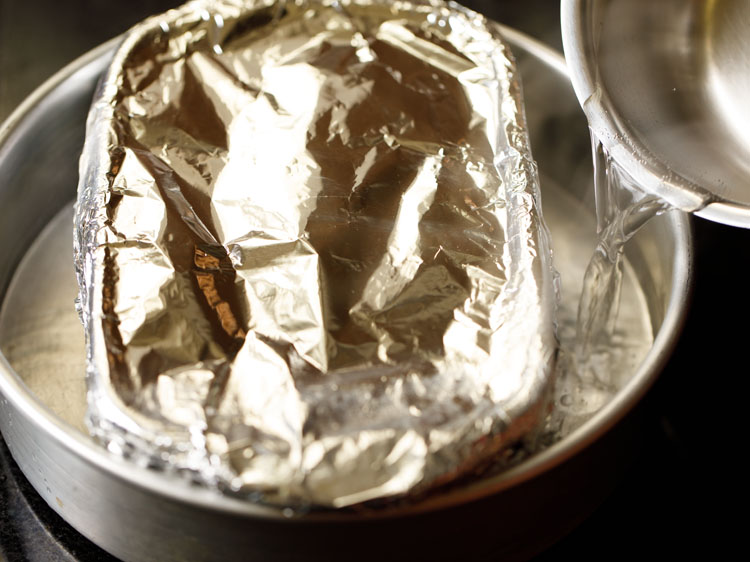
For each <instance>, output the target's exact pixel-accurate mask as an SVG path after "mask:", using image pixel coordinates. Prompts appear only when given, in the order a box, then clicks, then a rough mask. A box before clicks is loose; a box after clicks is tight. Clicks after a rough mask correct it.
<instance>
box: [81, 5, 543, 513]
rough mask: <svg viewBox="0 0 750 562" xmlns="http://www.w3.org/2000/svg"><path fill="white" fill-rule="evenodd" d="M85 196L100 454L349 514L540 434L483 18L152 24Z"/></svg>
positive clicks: (530, 325) (293, 10)
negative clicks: (356, 507)
mask: <svg viewBox="0 0 750 562" xmlns="http://www.w3.org/2000/svg"><path fill="white" fill-rule="evenodd" d="M80 178H81V180H80V183H79V190H78V202H77V207H76V221H75V224H76V237H75V242H76V269H77V272H78V280H79V285H80V287H81V293H80V294H81V299H80V302H81V303H82V306H81V311H82V318H83V320H84V325H85V331H86V336H87V357H88V366H87V368H88V372H89V423H90V427H91V429H92V433H93V434H94V435H95V436H96V437H97V438H99V439H100V440H101V441H102V442H103V444H104V445H105V446H107V447H108V448H109V450H111V451H121V452H122V453H123V454H124V455H126V456H128V457H129V458H131V459H133V460H134V462H142V463H144V464H145V463H148V464H150V465H152V466H155V467H156V466H159V467H162V468H163V469H164V470H168V471H179V472H183V471H184V472H185V474H186V476H187V477H188V478H190V479H191V480H194V481H200V482H203V483H204V484H206V485H209V486H215V487H218V488H220V489H222V490H223V491H225V492H226V493H232V494H237V495H241V496H243V497H253V498H255V499H258V498H259V496H260V498H261V499H262V500H263V501H266V502H272V503H277V504H283V505H285V506H292V505H300V506H307V505H314V506H325V507H343V506H348V505H353V504H358V503H362V502H366V501H369V500H373V499H381V498H388V497H394V496H399V495H402V494H405V493H407V492H413V491H414V490H416V489H418V490H422V491H424V490H426V489H428V488H430V487H433V486H435V485H438V484H445V483H446V482H448V481H450V480H454V479H456V478H460V477H461V476H463V475H465V474H466V473H468V472H470V471H473V470H475V469H476V468H477V467H478V466H479V465H481V464H482V463H484V462H486V461H487V459H489V458H491V457H494V456H495V455H497V454H498V453H499V452H500V451H502V450H504V449H506V448H508V447H509V446H511V445H513V444H515V443H516V442H517V441H518V439H519V438H520V437H521V436H523V435H525V434H527V433H528V432H529V431H530V430H531V429H532V428H534V427H535V426H536V425H538V423H539V422H541V420H542V419H543V418H544V414H545V407H544V401H545V400H546V399H547V397H548V396H549V387H550V381H551V378H552V377H551V373H552V369H553V366H554V358H555V351H556V347H557V342H556V340H555V336H554V310H555V306H556V299H555V294H554V289H553V276H554V273H553V271H552V265H551V260H552V256H551V253H550V249H549V240H548V233H547V230H546V228H545V226H544V223H543V221H542V217H541V211H540V209H539V187H538V183H539V182H538V176H537V174H536V167H535V165H534V163H533V160H532V156H531V154H530V150H529V141H528V134H527V131H526V126H525V121H524V114H523V105H522V100H521V95H520V88H519V86H518V80H517V76H516V70H515V65H514V63H513V60H512V55H511V54H510V52H509V50H508V47H507V46H506V44H505V43H504V41H503V40H502V37H501V36H500V34H499V33H497V30H496V28H495V27H494V26H492V25H490V24H488V22H487V21H486V20H485V19H484V18H483V17H482V16H481V15H479V14H478V13H476V12H471V11H469V10H467V9H464V8H461V7H459V6H457V5H455V6H449V5H448V4H445V3H444V2H442V1H440V0H429V1H426V0H411V1H410V2H401V3H399V4H397V5H393V4H391V3H390V2H389V1H386V2H384V1H383V0H346V1H343V2H339V1H338V0H337V1H332V0H298V1H296V2H286V3H284V2H280V3H277V2H269V1H266V0H245V1H243V2H222V1H214V0H212V1H204V2H201V1H198V2H191V3H188V4H186V5H184V6H182V7H180V8H179V9H176V10H172V11H169V12H167V13H165V14H162V15H158V16H154V17H152V18H150V19H148V20H146V21H145V22H143V23H141V24H139V25H138V26H136V27H135V28H133V30H131V31H130V32H129V33H128V34H127V35H126V37H125V39H124V41H123V44H122V46H121V47H120V48H119V49H118V50H117V52H116V54H115V57H114V60H113V63H112V65H111V67H110V68H109V69H108V71H107V74H106V76H105V78H104V79H103V81H102V83H101V85H100V89H99V92H98V95H97V97H96V98H95V99H94V102H93V104H92V110H91V112H90V114H89V120H88V125H87V133H86V144H85V146H84V150H83V154H82V157H81V173H80Z"/></svg>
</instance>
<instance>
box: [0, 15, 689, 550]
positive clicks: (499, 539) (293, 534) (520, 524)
mask: <svg viewBox="0 0 750 562" xmlns="http://www.w3.org/2000/svg"><path fill="white" fill-rule="evenodd" d="M504 32H505V35H506V37H507V39H508V40H509V42H510V43H511V46H512V48H513V50H514V52H515V54H516V56H517V58H518V62H519V68H520V71H521V75H522V79H523V81H524V85H525V97H526V103H527V113H528V119H529V128H530V133H531V140H532V148H533V150H534V154H535V157H536V159H537V161H538V164H539V168H540V173H541V175H542V182H543V191H544V185H545V178H547V180H548V183H549V182H550V181H554V182H555V183H557V184H558V185H559V186H562V187H563V188H564V189H566V190H567V191H568V192H569V193H570V194H571V195H572V196H573V197H574V198H575V199H576V200H585V199H586V197H587V195H586V194H587V193H588V189H589V187H590V186H589V179H588V178H589V177H590V175H591V173H590V164H589V147H588V135H587V129H586V123H585V120H584V118H583V115H582V114H581V112H580V109H579V107H578V105H577V102H576V98H575V95H574V93H573V91H572V88H571V86H570V83H569V79H568V77H567V74H566V69H565V64H564V61H563V59H562V57H561V56H560V55H559V54H557V53H556V52H554V51H551V50H549V49H548V48H546V47H544V46H543V45H541V44H540V43H538V42H536V41H534V40H531V39H530V38H528V37H526V36H524V35H522V34H520V33H518V32H515V31H513V30H510V29H505V30H504ZM113 48H114V44H113V43H109V44H106V45H103V46H102V47H100V48H98V49H96V50H94V51H92V52H91V53H89V54H88V55H86V56H84V57H82V58H81V59H79V60H78V61H76V62H74V63H73V64H72V65H70V66H69V67H67V68H65V69H64V70H62V71H61V72H60V73H58V74H57V75H56V76H54V77H53V78H51V79H50V80H49V81H48V82H47V83H46V84H45V85H44V86H42V87H41V88H40V89H39V90H38V91H37V92H35V93H34V94H33V95H32V96H31V97H30V98H29V99H28V100H27V101H26V102H25V103H24V104H23V105H22V106H21V107H20V108H19V109H18V110H17V111H16V112H15V113H14V114H13V115H12V116H11V118H10V119H9V120H8V121H7V122H6V123H5V124H4V125H3V127H2V129H0V178H2V179H1V180H0V215H1V216H0V240H2V242H3V243H2V244H1V245H0V289H2V291H3V295H5V292H6V291H7V289H8V286H9V283H10V280H11V278H12V277H13V275H14V273H15V272H16V270H17V268H18V267H19V264H20V263H21V261H22V258H23V256H24V255H25V254H27V252H28V251H30V250H29V247H30V246H31V245H32V242H33V241H34V240H35V239H36V238H37V237H38V236H39V235H40V233H41V232H42V231H43V230H44V229H45V227H47V226H48V225H49V224H50V221H51V220H52V219H53V217H55V216H56V215H59V213H60V212H61V210H64V208H65V206H66V205H67V204H69V202H70V201H71V200H72V199H73V198H74V196H75V185H76V183H77V181H76V180H77V155H78V153H79V152H80V147H81V145H82V141H83V129H84V121H85V115H86V113H87V110H88V105H89V103H90V100H91V97H92V94H93V90H94V88H95V85H96V81H97V78H98V76H99V75H100V74H101V72H102V71H103V70H104V68H105V67H106V65H107V63H108V60H109V57H110V56H111V54H112V50H113ZM545 201H546V202H547V203H546V204H547V206H548V207H550V203H549V199H548V198H546V196H545ZM546 212H547V214H553V213H554V209H553V208H551V207H550V208H547V210H546ZM558 214H559V213H558ZM573 221H575V218H574V217H570V222H573ZM592 224H593V223H592ZM553 236H554V232H553ZM591 236H592V237H593V230H592V232H591ZM553 242H554V238H553ZM573 242H574V245H576V246H579V245H580V246H581V248H583V251H584V252H585V251H586V249H585V246H586V243H585V242H584V241H580V240H574V241H573ZM690 243H691V242H690V234H689V225H688V220H687V218H686V216H685V215H683V214H681V213H677V212H671V213H668V214H666V215H664V216H662V217H659V218H658V219H657V220H655V221H653V222H652V223H650V224H649V225H648V226H647V227H646V228H645V229H644V230H643V231H642V232H641V233H639V234H638V235H637V236H636V237H635V238H634V239H633V240H632V241H631V244H630V246H629V248H628V259H629V260H630V263H631V265H632V271H633V275H634V276H635V277H636V278H637V281H638V283H639V284H640V286H641V287H642V288H643V294H644V303H645V306H647V308H648V313H649V316H650V322H651V325H652V327H653V330H654V333H655V334H656V337H655V341H654V345H653V347H652V348H651V350H650V351H649V352H648V354H647V355H646V357H645V358H644V360H643V361H642V363H641V365H640V367H639V368H638V369H637V372H636V373H634V374H633V376H632V378H631V379H630V380H629V381H628V382H627V384H625V386H624V387H623V388H622V389H621V390H620V392H619V393H618V394H617V395H616V396H615V397H614V398H613V399H612V400H611V401H610V402H609V403H608V404H607V405H606V406H605V407H604V408H602V409H601V410H600V411H599V412H598V413H597V414H596V415H595V416H594V417H593V418H592V419H590V420H589V421H588V422H586V423H585V424H584V425H583V426H581V427H580V428H579V429H577V430H576V431H575V432H574V433H572V434H571V435H569V436H568V437H566V438H565V439H564V440H562V441H560V442H558V443H556V444H554V445H552V446H550V447H549V448H547V449H545V450H544V451H542V452H540V453H538V454H536V455H535V456H533V457H532V458H530V459H528V460H527V461H525V462H523V463H522V464H520V465H518V466H516V467H514V468H512V469H510V470H508V471H506V472H504V473H502V474H500V475H498V476H494V477H491V478H484V479H481V480H478V481H476V482H474V483H472V484H469V485H465V486H461V487H458V488H453V489H451V490H448V491H445V492H442V493H435V494H433V495H431V496H428V497H425V498H424V499H422V500H419V501H415V502H412V503H410V504H408V505H405V506H396V507H393V508H392V509H388V510H381V511H378V512H374V513H373V512H363V513H361V514H359V513H352V512H347V513H335V512H334V513H322V514H321V513H311V514H307V515H298V516H293V517H290V516H289V515H290V514H288V513H285V511H284V510H283V509H275V508H270V507H264V506H260V505H256V504H252V503H248V502H242V501H239V500H236V499H232V498H229V497H224V496H219V495H217V494H215V493H214V492H212V491H209V490H204V489H201V488H198V487H194V486H190V485H189V484H187V483H186V482H184V481H182V480H179V479H172V478H169V477H167V476H165V475H163V474H160V473H156V472H154V471H151V470H148V469H146V468H142V467H139V466H134V465H133V464H131V463H128V462H126V461H123V460H122V459H120V458H118V457H116V456H114V455H110V454H109V453H108V452H107V451H105V450H103V449H101V448H100V447H99V446H97V445H96V444H95V443H93V442H92V441H91V440H90V439H89V438H88V437H87V436H86V435H84V434H83V433H82V432H81V431H79V430H77V429H76V428H74V427H73V426H72V425H70V424H69V423H67V422H65V421H63V420H61V419H60V417H58V416H57V415H56V414H54V413H53V412H52V411H51V409H50V408H49V407H48V405H47V404H45V403H44V402H42V401H41V400H40V399H39V397H38V396H36V395H34V394H33V393H32V392H31V391H30V389H29V387H28V386H27V385H26V384H25V383H24V382H23V380H22V379H21V378H20V377H19V376H18V374H17V373H16V372H14V369H13V368H12V367H11V365H10V364H9V363H8V361H7V360H6V358H5V357H4V356H2V357H0V429H1V430H2V433H3V436H4V437H5V439H6V441H7V443H8V447H9V449H10V450H11V453H12V455H13V457H14V459H15V460H16V462H17V463H18V465H19V466H20V467H21V469H22V470H23V472H24V473H25V475H26V476H27V478H28V479H29V481H30V482H31V483H32V485H33V486H34V487H35V488H36V489H37V490H38V491H39V493H40V494H41V495H42V497H43V498H44V499H45V500H46V501H47V503H49V505H50V506H52V508H53V509H55V510H56V511H57V512H58V513H59V514H60V515H61V516H62V517H63V518H64V519H66V520H67V521H68V522H69V523H71V524H72V525H73V526H74V527H75V528H76V529H77V530H79V531H80V532H81V533H82V534H83V535H85V536H87V537H88V538H90V539H91V540H93V541H94V542H95V543H97V544H98V545H100V546H101V547H103V548H104V549H106V550H108V551H109V552H111V553H112V554H114V555H116V556H118V557H120V558H123V559H125V560H159V561H162V560H184V559H190V560H234V559H238V560H239V559H242V560H297V559H299V558H300V557H301V556H304V557H305V558H308V559H313V560H317V559H326V560H338V559H342V560H344V559H346V560H350V559H358V560H370V559H372V560H376V559H383V558H384V557H388V558H389V559H394V558H395V559H409V558H411V559H414V558H418V559H428V558H429V559H435V560H456V559H470V560H471V559H493V560H496V559H500V558H502V559H523V558H527V557H529V556H531V555H532V554H534V553H535V552H538V551H540V550H542V549H543V548H545V547H546V546H548V545H549V544H551V543H552V542H554V540H556V539H557V538H559V537H560V536H561V535H562V534H564V533H565V532H567V531H568V530H570V529H571V528H572V527H574V526H575V525H576V524H577V523H578V522H579V521H580V520H581V519H582V518H583V517H585V516H586V515H587V514H588V513H589V512H590V511H591V510H592V509H593V508H594V507H595V506H596V505H597V504H598V503H599V502H600V501H601V499H602V498H603V497H604V496H605V495H606V493H607V492H608V491H609V490H610V489H611V487H612V485H613V484H614V482H616V480H617V477H618V476H619V474H620V473H621V471H622V466H623V459H624V457H626V456H627V454H628V453H627V451H628V443H629V441H628V439H627V437H628V435H629V434H630V430H629V428H630V427H631V425H632V424H630V423H627V422H625V420H624V418H626V417H627V416H628V414H629V412H631V410H632V409H633V408H634V407H635V405H636V404H637V403H638V401H639V400H640V398H641V397H642V396H643V395H644V393H645V392H646V391H647V390H648V388H649V387H650V385H651V384H652V382H653V381H654V380H655V378H656V377H657V376H658V373H659V371H660V369H661V367H662V366H663V363H664V362H665V361H666V359H667V357H668V356H669V353H670V351H671V348H672V345H673V343H674V341H675V339H676V337H677V334H678V332H679V328H680V327H681V323H682V320H683V314H684V312H685V309H686V299H687V294H688V283H689V278H690V263H691V262H690ZM32 250H33V248H32ZM558 250H559V251H558V253H563V252H564V251H565V250H564V249H563V248H559V249H558ZM47 283H48V285H49V284H50V283H52V284H54V283H55V280H54V279H48V280H47ZM40 286H41V287H43V286H44V285H43V284H42V285H40ZM35 290H36V291H41V289H39V288H37V289H35V288H34V287H31V286H29V287H28V293H29V295H28V298H29V299H30V300H29V302H39V300H40V299H43V298H44V294H42V293H41V292H39V293H34V291H35ZM3 298H5V297H3ZM71 306H72V303H71Z"/></svg>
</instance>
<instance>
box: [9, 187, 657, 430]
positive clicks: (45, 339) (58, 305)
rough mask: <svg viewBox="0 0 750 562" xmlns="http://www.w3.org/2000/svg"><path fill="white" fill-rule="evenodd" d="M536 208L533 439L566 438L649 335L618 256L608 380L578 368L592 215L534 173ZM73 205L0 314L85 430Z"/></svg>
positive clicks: (23, 355)
mask: <svg viewBox="0 0 750 562" xmlns="http://www.w3.org/2000/svg"><path fill="white" fill-rule="evenodd" d="M541 180H542V186H543V196H544V215H545V219H546V221H547V224H548V226H549V229H550V231H551V234H552V241H553V248H554V260H555V267H556V268H557V270H558V271H559V273H560V279H561V286H560V296H561V305H560V309H559V311H558V336H559V338H560V341H561V348H562V353H561V360H560V363H559V364H560V367H561V368H560V369H559V370H558V381H557V385H556V389H555V396H554V402H553V404H554V407H553V414H552V415H551V416H550V418H549V424H548V426H547V428H546V429H545V438H544V439H541V440H540V442H542V443H544V444H549V443H551V442H554V441H557V440H559V439H560V438H562V437H564V435H566V434H567V433H569V432H570V431H571V430H572V429H574V428H575V427H577V426H578V425H580V423H582V421H584V420H585V419H588V417H590V415H592V414H593V413H594V412H596V411H597V410H598V409H599V408H600V407H601V406H602V405H603V404H604V403H606V401H607V400H608V399H609V398H610V397H611V396H612V394H613V393H614V392H616V390H617V389H619V388H621V387H622V386H623V385H624V384H625V383H626V382H627V381H628V380H629V379H630V378H631V376H632V375H633V374H634V373H635V371H636V368H637V366H638V365H639V364H640V362H641V360H642V359H643V357H644V356H645V354H646V353H647V352H648V350H649V348H650V347H651V344H652V342H653V334H652V330H651V321H650V317H649V314H648V309H647V306H646V300H645V298H644V294H643V291H642V289H641V287H640V286H639V285H638V283H637V281H636V278H635V275H634V274H633V272H632V269H631V268H630V267H629V266H628V264H627V262H625V263H624V268H623V271H624V278H623V283H622V300H621V306H620V314H619V315H618V319H617V324H616V327H615V330H614V334H613V336H612V341H613V343H614V345H612V346H611V348H610V349H609V352H608V353H607V356H606V358H604V359H603V361H605V362H606V364H607V365H608V366H607V367H606V372H607V373H608V374H607V381H606V384H602V382H601V381H599V380H591V379H587V378H586V377H581V376H579V375H578V374H577V373H576V372H575V371H574V370H572V369H571V368H570V367H571V365H572V362H571V361H569V359H570V357H571V350H573V349H574V343H575V338H576V317H577V309H578V302H579V300H580V289H581V285H582V281H583V277H584V272H585V270H586V264H587V262H588V259H589V257H590V256H591V253H592V249H593V248H594V246H595V241H594V236H593V234H594V232H595V221H594V218H593V216H592V215H591V214H590V213H588V212H587V211H586V210H585V209H584V208H583V206H582V205H581V204H580V203H578V202H577V201H576V200H575V199H574V198H572V197H571V196H570V195H568V194H566V193H565V192H564V191H563V190H562V189H561V188H560V187H559V186H557V185H556V184H555V182H554V180H553V179H551V178H548V177H544V176H542V178H541ZM72 215H73V208H72V205H68V206H66V207H65V208H64V209H62V210H61V211H60V213H59V214H58V215H57V216H56V217H55V219H54V220H52V221H51V222H50V224H49V225H48V226H47V228H46V229H45V230H44V231H43V232H42V233H41V234H40V236H39V237H38V239H37V240H36V242H35V243H34V244H33V245H32V247H31V248H30V249H29V251H28V253H27V254H26V256H25V258H24V260H23V262H22V263H21V265H20V266H19V267H18V269H17V271H16V273H15V276H14V279H13V282H12V284H11V286H10V288H9V290H8V292H7V295H6V298H5V301H4V304H3V310H2V314H0V347H2V351H3V353H4V354H5V355H6V357H7V358H8V360H9V361H10V363H11V364H12V365H13V367H14V368H15V370H16V372H17V373H18V374H19V375H20V376H21V378H22V379H23V380H24V381H25V382H26V384H27V385H28V386H29V388H30V389H31V390H32V392H33V393H34V394H35V395H36V396H38V397H39V399H40V400H41V401H42V402H43V403H44V404H46V405H47V406H48V407H49V408H50V409H51V410H52V411H53V412H55V413H56V414H57V415H58V416H59V417H60V418H61V419H63V420H64V421H65V422H67V423H68V424H70V425H71V426H73V427H74V428H76V429H77V430H79V431H82V432H84V433H87V431H86V428H85V424H84V421H83V418H84V414H85V410H86V385H85V378H84V374H85V354H84V341H83V329H82V327H81V325H80V322H79V319H78V315H77V313H76V310H75V306H74V301H75V297H76V294H77V287H76V281H75V275H74V271H73V260H72V248H71V244H70V224H71V222H72Z"/></svg>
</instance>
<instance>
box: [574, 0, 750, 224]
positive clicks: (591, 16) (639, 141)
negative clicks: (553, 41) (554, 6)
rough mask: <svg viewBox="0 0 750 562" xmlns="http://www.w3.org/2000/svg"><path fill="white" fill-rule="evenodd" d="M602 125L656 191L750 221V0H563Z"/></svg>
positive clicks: (578, 69)
mask: <svg viewBox="0 0 750 562" xmlns="http://www.w3.org/2000/svg"><path fill="white" fill-rule="evenodd" d="M561 13H562V34H563V43H564V47H565V55H566V58H567V60H568V65H569V67H570V76H571V80H572V82H573V86H574V87H575V91H576V94H577V96H578V99H579V102H580V103H581V105H582V106H583V108H584V111H585V113H586V116H587V117H588V119H589V123H590V125H591V128H592V130H593V131H594V133H595V134H596V135H597V136H598V137H599V138H600V140H601V141H602V143H603V144H604V146H605V148H607V149H608V150H609V152H610V154H611V155H612V157H613V158H614V159H615V160H616V161H617V162H618V164H620V166H622V167H623V168H625V169H626V170H627V171H628V172H629V173H630V174H631V175H632V176H633V177H634V178H636V179H637V180H638V182H639V183H640V184H641V186H643V187H644V189H646V190H647V191H650V192H652V193H655V194H657V195H660V196H661V197H663V198H664V199H666V200H667V201H669V202H671V203H673V204H675V205H677V206H680V207H683V208H685V209H686V210H692V209H697V210H698V211H697V214H698V215H699V216H702V217H705V218H707V219H710V220H715V221H718V222H722V223H726V224H731V225H734V226H742V227H750V104H748V103H747V96H748V91H750V33H748V29H750V2H747V1H746V0H714V1H710V2H708V1H704V0H659V1H658V2H654V1H652V0H562V9H561Z"/></svg>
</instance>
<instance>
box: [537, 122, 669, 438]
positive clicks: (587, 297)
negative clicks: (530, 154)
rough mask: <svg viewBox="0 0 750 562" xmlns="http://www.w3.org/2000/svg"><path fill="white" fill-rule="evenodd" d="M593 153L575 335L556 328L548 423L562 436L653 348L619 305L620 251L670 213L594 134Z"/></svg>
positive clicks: (609, 395) (648, 335) (648, 336)
mask: <svg viewBox="0 0 750 562" xmlns="http://www.w3.org/2000/svg"><path fill="white" fill-rule="evenodd" d="M591 147H592V153H593V161H594V181H593V184H594V197H595V202H596V233H597V237H596V246H595V248H594V250H593V253H592V255H591V258H590V260H589V262H588V265H587V267H586V270H585V272H584V275H583V280H582V283H581V293H580V297H579V299H578V308H577V315H576V319H575V330H574V331H573V330H571V331H570V333H569V334H567V337H563V333H562V330H561V334H560V336H561V353H560V359H559V363H558V382H557V395H556V399H557V402H558V408H557V410H558V411H557V415H553V416H552V418H553V419H552V422H551V423H552V424H553V426H554V428H555V429H556V431H559V432H561V433H562V434H567V433H569V432H570V431H572V430H573V429H575V428H576V427H577V426H578V425H580V424H581V423H582V422H583V421H585V420H586V419H588V418H589V417H590V416H591V415H593V414H594V413H595V412H596V411H598V410H599V409H600V408H601V407H602V406H603V405H604V404H606V403H607V402H608V401H609V400H610V399H611V398H612V396H613V395H614V394H615V393H616V392H617V391H618V390H619V389H620V388H622V384H623V381H622V377H623V375H624V374H632V372H633V371H634V370H635V369H636V368H637V365H638V364H639V362H640V360H641V359H642V357H643V355H642V353H643V351H644V345H648V346H650V345H651V343H652V342H653V339H652V334H651V333H650V330H647V331H646V332H642V333H640V334H639V333H638V332H637V331H636V329H635V328H634V327H633V326H628V322H629V320H628V316H629V315H630V314H631V311H630V310H629V308H628V307H629V305H628V304H627V303H623V300H622V287H623V278H624V267H625V263H626V262H625V258H624V250H625V244H626V243H627V241H628V240H630V238H632V237H633V235H635V233H636V232H638V230H640V228H641V227H642V226H644V225H645V224H646V223H647V222H648V221H649V220H651V219H652V218H654V217H656V216H657V215H659V214H661V213H663V212H665V211H667V210H669V209H670V208H671V207H670V206H669V204H668V203H666V202H664V201H663V200H661V199H660V198H659V197H657V196H655V195H647V194H645V193H644V192H643V191H641V190H639V189H638V186H637V184H636V182H635V181H634V180H633V179H632V178H631V177H630V176H629V175H628V174H627V172H625V170H623V169H622V168H621V167H620V166H618V165H617V163H616V162H614V160H612V158H611V157H610V156H609V154H608V153H607V151H606V149H605V148H604V147H603V145H602V143H601V142H600V141H599V139H598V138H597V137H596V136H595V135H594V134H593V133H592V135H591ZM623 304H624V305H625V306H623ZM623 368H624V369H625V370H623ZM558 438H559V436H558Z"/></svg>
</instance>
